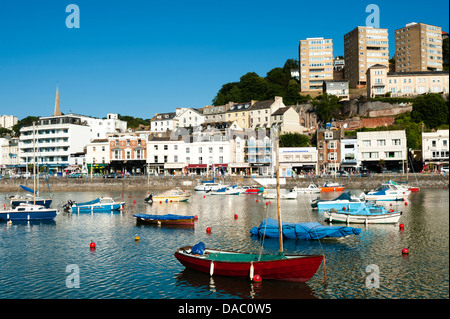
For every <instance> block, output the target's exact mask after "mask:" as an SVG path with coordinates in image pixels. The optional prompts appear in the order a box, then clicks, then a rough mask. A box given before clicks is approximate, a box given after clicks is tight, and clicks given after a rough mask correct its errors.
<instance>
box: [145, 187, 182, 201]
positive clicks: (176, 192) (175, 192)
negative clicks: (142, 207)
mask: <svg viewBox="0 0 450 319" xmlns="http://www.w3.org/2000/svg"><path fill="white" fill-rule="evenodd" d="M190 197H191V194H190V192H189V193H186V191H183V190H181V189H180V188H179V187H175V188H174V189H171V190H169V191H167V192H165V193H162V194H161V195H158V196H154V195H153V193H151V194H149V195H148V196H147V197H146V198H145V202H147V203H172V202H175V203H176V202H187V201H188V200H189V198H190Z"/></svg>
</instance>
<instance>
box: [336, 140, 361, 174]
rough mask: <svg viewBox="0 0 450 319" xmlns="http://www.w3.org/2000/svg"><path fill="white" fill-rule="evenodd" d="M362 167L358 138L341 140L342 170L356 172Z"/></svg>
mask: <svg viewBox="0 0 450 319" xmlns="http://www.w3.org/2000/svg"><path fill="white" fill-rule="evenodd" d="M360 166H361V161H359V160H358V140H357V139H356V138H346V139H341V169H343V170H346V171H350V170H353V171H356V170H357V169H358V168H359V167H360Z"/></svg>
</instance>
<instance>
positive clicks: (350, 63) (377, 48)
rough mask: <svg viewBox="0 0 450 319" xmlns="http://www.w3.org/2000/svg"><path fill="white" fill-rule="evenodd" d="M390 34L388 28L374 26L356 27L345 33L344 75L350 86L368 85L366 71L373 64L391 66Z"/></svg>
mask: <svg viewBox="0 0 450 319" xmlns="http://www.w3.org/2000/svg"><path fill="white" fill-rule="evenodd" d="M388 36H389V34H388V29H380V28H374V27H356V28H355V29H353V30H352V31H350V32H349V33H347V34H345V35H344V54H345V68H344V75H345V79H346V80H348V81H349V85H350V88H358V87H365V86H366V84H367V79H366V71H367V69H368V68H370V67H371V66H372V65H375V64H381V65H386V66H387V67H389V38H388Z"/></svg>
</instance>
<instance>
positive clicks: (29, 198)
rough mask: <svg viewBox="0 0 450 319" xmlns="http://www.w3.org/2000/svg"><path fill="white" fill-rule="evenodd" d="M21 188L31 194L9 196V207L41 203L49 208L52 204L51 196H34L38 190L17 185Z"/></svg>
mask: <svg viewBox="0 0 450 319" xmlns="http://www.w3.org/2000/svg"><path fill="white" fill-rule="evenodd" d="M19 186H20V187H21V188H22V189H23V190H25V191H27V192H30V193H32V194H33V195H31V194H27V195H25V196H20V195H14V196H11V197H9V199H10V204H11V207H13V208H14V207H16V206H19V205H20V204H34V205H41V206H44V207H45V208H50V205H51V204H52V201H53V200H52V199H51V198H44V197H41V196H39V195H38V196H37V197H36V196H35V195H36V194H38V193H39V192H38V191H34V190H33V189H31V188H28V187H26V186H23V185H19Z"/></svg>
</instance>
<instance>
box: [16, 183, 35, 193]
mask: <svg viewBox="0 0 450 319" xmlns="http://www.w3.org/2000/svg"><path fill="white" fill-rule="evenodd" d="M20 187H22V189H23V190H24V191H27V192H30V193H35V194H37V192H35V191H34V190H33V189H31V188H28V187H26V186H23V185H20Z"/></svg>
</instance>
